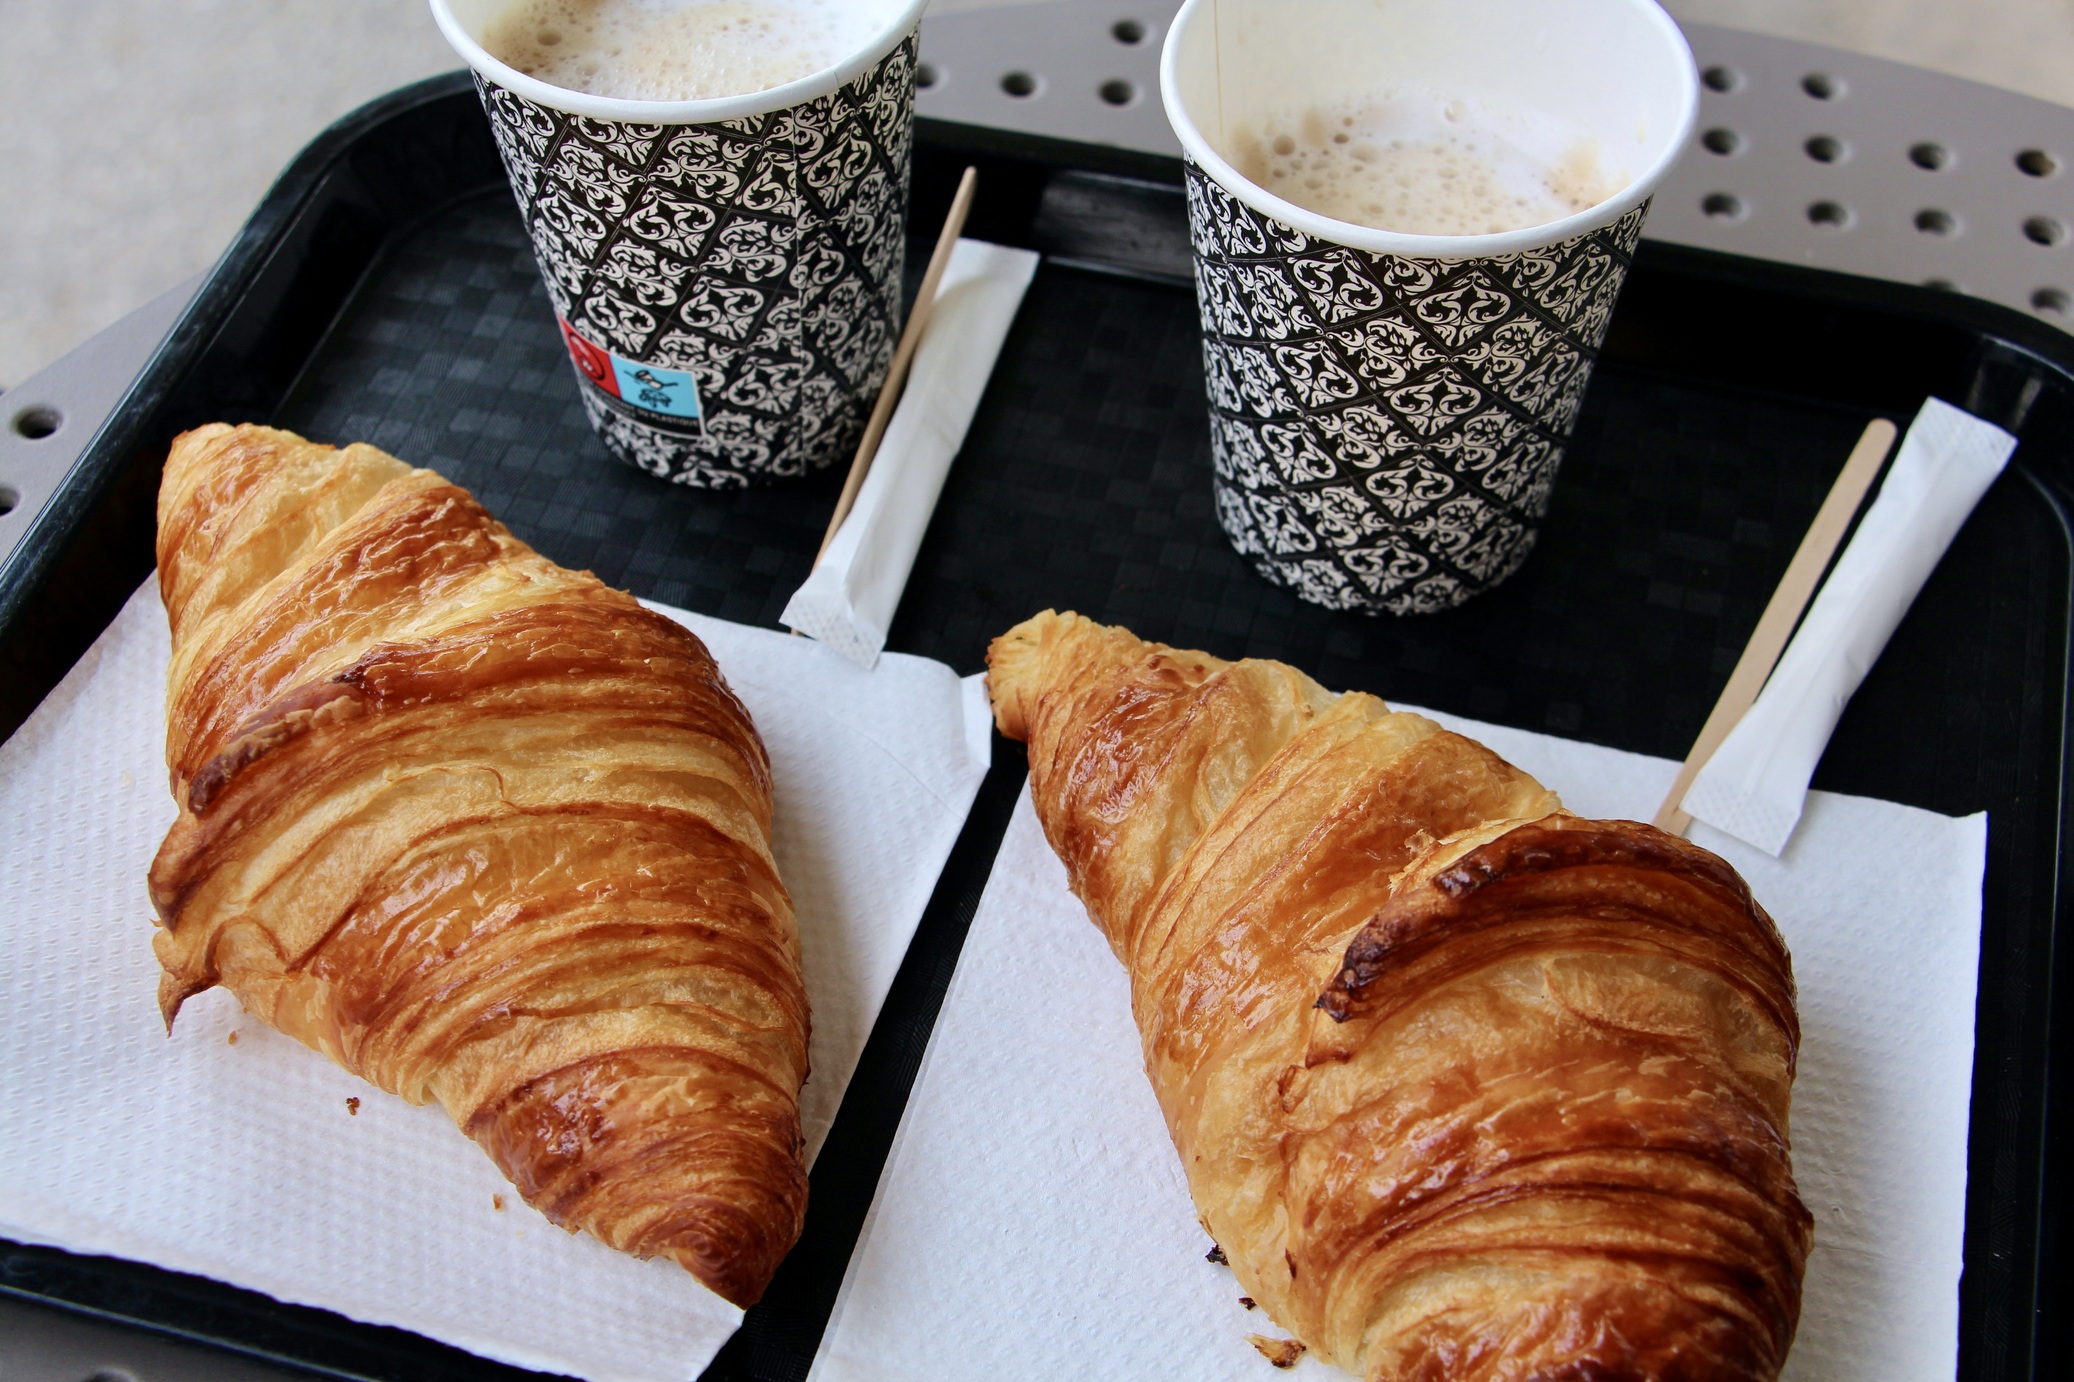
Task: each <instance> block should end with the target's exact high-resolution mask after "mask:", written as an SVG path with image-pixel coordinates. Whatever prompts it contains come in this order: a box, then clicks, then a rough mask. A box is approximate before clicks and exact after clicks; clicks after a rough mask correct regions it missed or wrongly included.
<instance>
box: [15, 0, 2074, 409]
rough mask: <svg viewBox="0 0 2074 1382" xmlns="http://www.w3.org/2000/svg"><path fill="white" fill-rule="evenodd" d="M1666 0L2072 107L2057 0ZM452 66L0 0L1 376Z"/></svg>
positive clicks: (136, 5) (76, 6)
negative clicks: (307, 154) (327, 134)
mask: <svg viewBox="0 0 2074 1382" xmlns="http://www.w3.org/2000/svg"><path fill="white" fill-rule="evenodd" d="M1016 2H1017V0H938V5H939V7H940V8H946V9H973V8H980V7H983V6H988V5H994V4H1002V3H1016ZM1669 5H1670V8H1671V10H1672V11H1673V12H1674V13H1675V14H1677V15H1678V16H1679V17H1680V18H1683V19H1693V20H1700V21H1705V22H1709V23H1716V24H1727V25H1732V26H1735V27H1739V28H1746V29H1757V30H1762V31H1765V32H1770V33H1777V34H1783V35H1787V36H1790V37H1794V38H1803V39H1808V40H1812V41H1814V42H1819V43H1828V44H1833V45H1836V46H1838V47H1842V48H1850V49H1856V50H1858V51H1861V52H1867V53H1875V54H1878V55H1880V56H1882V57H1889V58H1895V59H1899V60H1901V61H1903V62H1912V63H1917V64H1920V65H1922V66H1926V67H1934V68H1939V69H1942V70H1944V71H1948V72H1953V73H1957V74H1959V75H1962V76H1967V77H1972V78H1974V79H1976V80H1978V81H1984V82H1990V83H1994V84H1996V85H1999V86H2005V87H2011V88H2014V89H2016V90H2019V91H2024V92H2028V93H2030V94H2032V95H2035V96H2042V97H2045V98H2047V99H2049V100H2055V101H2060V102H2064V103H2067V104H2070V105H2074V0H1991V2H1990V0H1669ZM457 65H458V64H457V63H456V61H455V59H454V57H453V54H452V52H451V50H449V49H448V48H447V46H446V44H445V43H444V41H442V40H441V38H440V36H439V33H438V31H437V30H436V29H434V27H433V25H432V20H431V16H430V12H429V10H428V9H427V6H426V4H425V0H0V386H5V385H7V384H10V383H14V382H19V381H20V380H21V379H23V378H25V377H26V376H28V375H29V374H31V373H33V372H35V370H36V369H38V368H39V367H41V366H42V365H43V364H45V363H47V362H48V361H50V360H52V359H55V358H56V357H57V356H59V355H61V354H63V353H64V352H65V351H67V350H69V349H70V348H71V347H72V346H74V345H76V344H78V343H79V342H80V341H82V340H84V339H85V338H86V337H88V336H90V335H92V334H93V333H94V332H96V331H98V330H100V329H101V328H102V327H104V326H106V325H107V324H109V323H110V322H112V321H114V320H115V319H116V318H118V317H120V316H122V315H123V314H124V313H125V312H128V311H129V310H130V309H132V308H134V307H136V306H138V305H139V304H141V303H143V302H145V301H146V300H148V299H149V298H150V297H152V296H153V295H154V294H156V293H158V292H159V291H161V290H163V289H165V288H167V287H169V286H171V285H172V284H174V283H177V282H179V281H180V280H181V279H183V278H185V277H186V276H188V275H189V274H192V273H194V272H195V271H196V270H199V269H202V268H206V267H207V266H208V265H209V263H210V262H211V261H212V260H213V259H214V258H215V257H216V255H217V254H218V253H219V252H220V251H221V250H222V248H223V246H224V245H225V244H226V243H228V241H229V240H230V237H231V235H232V234H233V232H235V230H236V229H237V227H238V225H239V224H240V223H241V222H242V221H243V220H244V219H245V217H246V215H247V213H249V212H250V210H251V209H252V207H253V205H254V204H255V203H256V202H257V201H258V200H259V198H260V196H261V194H262V193H264V192H265V190H266V188H267V185H268V184H269V183H270V182H271V181H272V179H273V177H274V175H275V174H276V173H277V172H279V171H280V169H281V168H282V167H283V166H284V165H285V164H286V163H287V162H288V160H289V159H290V158H291V157H292V156H293V155H294V153H295V152H296V150H297V149H299V148H301V147H302V146H303V144H305V143H306V142H307V141H308V140H309V139H310V137H311V136H312V135H314V134H316V133H317V131H318V130H320V129H322V128H323V127H324V126H325V125H326V124H328V123H329V122H330V121H332V120H333V119H336V118H337V117H338V116H339V115H342V114H344V113H345V112H346V111H348V110H351V109H352V108H353V107H355V106H357V105H359V104H360V103H361V102H363V101H365V100H368V99H369V98H371V97H374V96H377V95H379V94H381V93H382V92H384V91H387V90H390V89H391V88H393V87H396V86H400V85H402V84H403V83H405V82H409V81H413V80H415V79H417V78H419V77H423V76H428V75H430V74H432V73H435V72H441V71H445V70H447V69H449V68H452V67H454V66H457Z"/></svg>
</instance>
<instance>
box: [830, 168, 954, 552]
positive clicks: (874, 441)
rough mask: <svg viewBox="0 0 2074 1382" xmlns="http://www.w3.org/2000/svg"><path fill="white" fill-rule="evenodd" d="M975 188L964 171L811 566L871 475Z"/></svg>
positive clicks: (848, 513)
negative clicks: (873, 462)
mask: <svg viewBox="0 0 2074 1382" xmlns="http://www.w3.org/2000/svg"><path fill="white" fill-rule="evenodd" d="M978 182H979V170H978V169H977V168H967V169H966V170H965V176H964V177H962V178H960V179H959V180H958V193H957V195H956V196H954V197H952V198H951V214H950V215H948V216H946V217H944V218H943V234H942V235H941V236H940V237H938V239H937V241H936V250H935V252H934V253H933V254H931V255H930V256H929V269H928V272H926V273H924V274H923V275H922V288H921V291H920V292H919V293H917V294H916V295H915V309H914V311H912V312H910V313H908V315H907V328H906V329H905V330H904V331H902V332H901V333H900V344H899V345H898V346H896V347H895V348H894V350H893V363H892V365H891V366H890V367H889V368H888V369H887V370H886V384H885V387H884V388H882V389H880V390H879V401H878V402H877V403H876V404H875V405H873V407H872V410H871V421H869V422H867V423H866V424H865V425H864V439H863V440H862V441H860V442H858V443H857V455H856V457H855V458H854V459H852V460H851V462H850V474H849V478H848V479H846V480H844V481H843V492H842V497H841V498H839V499H837V500H836V501H835V513H834V514H833V516H831V517H830V518H829V520H828V531H827V532H826V533H824V534H822V536H821V550H820V551H818V552H816V553H814V565H815V566H819V565H820V564H821V558H822V557H824V556H826V555H827V554H828V544H829V543H831V542H834V541H835V533H836V530H837V529H838V528H840V527H842V526H843V520H844V519H845V518H848V517H849V516H850V508H851V506H852V505H854V504H855V503H856V502H857V491H858V490H859V489H860V488H862V487H863V485H864V477H865V475H867V474H868V473H870V471H871V462H872V458H873V457H875V456H877V455H878V451H879V442H880V441H881V440H883V439H884V437H885V435H886V423H887V422H888V421H889V420H890V419H891V418H892V416H893V405H894V404H895V403H896V402H898V401H899V399H900V388H901V385H903V384H904V383H906V382H907V370H908V366H910V365H912V364H913V363H914V358H915V347H916V346H918V345H920V344H921V341H922V331H923V330H924V328H926V327H927V326H928V325H929V314H930V312H931V311H933V310H934V309H935V307H936V290H937V288H938V287H939V286H941V284H942V283H943V271H944V267H945V266H946V265H948V264H949V263H950V262H951V250H952V249H953V248H954V247H955V246H956V245H957V243H958V236H959V235H960V234H961V233H963V231H964V229H965V216H966V213H967V212H969V211H971V210H972V189H973V188H974V186H975V185H977V183H978Z"/></svg>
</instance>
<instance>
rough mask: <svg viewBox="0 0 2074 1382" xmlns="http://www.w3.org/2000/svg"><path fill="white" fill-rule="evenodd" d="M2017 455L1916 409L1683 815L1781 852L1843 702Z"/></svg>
mask: <svg viewBox="0 0 2074 1382" xmlns="http://www.w3.org/2000/svg"><path fill="white" fill-rule="evenodd" d="M2015 449H2016V438H2015V437H2012V436H2010V435H2009V433H2007V432H2005V431H2003V430H2002V429H2001V428H1999V427H1997V426H1995V425H1994V424H1993V423H1988V422H1982V421H1981V420H1980V419H1979V418H1977V417H1974V416H1973V415H1972V414H1971V413H1966V412H1962V411H1960V410H1959V409H1957V408H1954V407H1952V406H1951V404H1949V403H1945V402H1943V401H1942V400H1940V399H1935V398H1932V399H1926V400H1925V401H1924V403H1923V408H1922V411H1921V412H1919V413H1917V414H1916V420H1915V422H1914V423H1912V424H1910V426H1909V429H1908V435H1907V436H1906V437H1904V438H1902V440H1901V451H1900V453H1899V454H1898V455H1897V456H1895V458H1894V464H1893V465H1892V466H1891V467H1889V469H1888V471H1887V478H1886V480H1885V482H1884V483H1882V484H1881V486H1880V492H1879V497H1878V498H1876V499H1874V500H1873V502H1872V507H1871V508H1869V509H1867V510H1866V511H1865V517H1864V519H1863V520H1862V521H1860V523H1859V524H1858V531H1857V532H1856V533H1854V534H1852V536H1851V542H1850V545H1849V546H1848V547H1846V548H1845V549H1844V554H1843V556H1841V557H1839V558H1838V559H1837V563H1836V568H1835V570H1833V571H1831V572H1830V573H1829V579H1828V580H1827V581H1825V582H1823V584H1822V589H1821V592H1820V593H1819V594H1817V595H1816V596H1815V600H1814V603H1813V604H1812V605H1811V606H1810V607H1809V608H1808V612H1807V617H1806V618H1805V619H1804V620H1802V621H1801V625H1800V629H1799V631H1798V632H1797V633H1795V634H1794V635H1793V641H1792V642H1791V643H1789V644H1788V645H1787V646H1786V652H1785V655H1784V656H1782V657H1781V658H1780V659H1779V665H1778V666H1777V668H1775V669H1774V670H1773V672H1772V675H1771V680H1770V681H1767V682H1766V683H1765V685H1764V690H1763V691H1762V692H1760V693H1759V694H1758V697H1757V701H1756V703H1755V704H1753V705H1752V706H1751V707H1750V709H1749V711H1748V713H1746V714H1745V715H1744V716H1743V718H1742V720H1741V721H1739V722H1738V723H1737V725H1736V727H1735V728H1734V729H1733V730H1731V731H1730V732H1729V735H1728V738H1727V739H1725V740H1724V741H1722V744H1721V747H1720V748H1719V749H1717V750H1715V753H1714V756H1713V757H1712V758H1710V759H1708V760H1707V762H1706V766H1704V767H1703V768H1701V769H1700V771H1699V775H1698V776H1697V777H1695V778H1694V779H1693V783H1692V786H1691V788H1690V789H1689V790H1688V791H1687V792H1686V793H1685V800H1684V802H1683V803H1682V804H1683V806H1684V808H1685V810H1686V811H1687V812H1688V813H1689V814H1691V815H1692V816H1694V817H1696V818H1698V819H1699V820H1703V821H1705V822H1707V824H1709V825H1711V826H1714V827H1715V828H1716V829H1719V830H1725V831H1727V832H1728V833H1729V834H1731V835H1733V836H1735V837H1736V838H1737V839H1739V840H1744V841H1747V842H1748V843H1750V844H1753V845H1755V846H1757V847H1758V848H1759V849H1761V850H1763V851H1765V852H1766V853H1767V854H1771V855H1778V854H1780V853H1781V852H1783V851H1784V850H1785V848H1786V842H1787V841H1788V840H1789V839H1791V838H1792V837H1793V827H1794V826H1795V825H1796V824H1797V823H1798V822H1799V820H1800V813H1801V807H1802V804H1803V803H1804V802H1805V801H1806V800H1807V794H1808V782H1809V780H1810V779H1812V778H1813V777H1814V775H1815V764H1816V763H1817V762H1819V761H1820V760H1821V757H1822V750H1823V749H1824V748H1826V747H1828V745H1829V736H1830V735H1831V734H1832V733H1834V732H1835V730H1836V722H1837V721H1838V720H1839V719H1841V718H1842V716H1843V713H1844V706H1845V705H1847V704H1848V703H1849V702H1850V699H1851V696H1852V695H1853V693H1855V692H1856V691H1857V690H1858V686H1859V683H1861V682H1863V681H1864V680H1865V674H1866V673H1867V672H1869V671H1871V670H1872V664H1873V663H1874V662H1876V661H1878V660H1879V655H1880V651H1881V650H1882V649H1883V648H1885V647H1886V646H1887V639H1888V638H1890V637H1892V636H1893V633H1894V630H1895V628H1896V627H1897V626H1898V625H1899V624H1900V623H1901V619H1902V616H1903V615H1905V614H1907V613H1908V607H1909V606H1910V605H1912V604H1914V603H1915V598H1916V595H1917V593H1918V592H1919V591H1921V590H1922V588H1923V582H1925V581H1927V580H1928V579H1930V573H1931V571H1933V570H1934V569H1935V568H1936V566H1937V563H1938V560H1939V559H1940V558H1942V557H1943V556H1944V552H1945V549H1946V548H1947V547H1950V546H1951V544H1952V539H1953V538H1954V537H1956V536H1957V535H1958V532H1959V528H1960V526H1961V525H1963V524H1964V523H1965V522H1966V516H1967V515H1968V514H1970V513H1972V512H1973V506H1974V505H1975V504H1977V503H1979V502H1980V497H1981V496H1982V495H1983V494H1985V493H1987V489H1988V486H1989V485H1991V484H1993V483H1994V481H1995V477H1996V476H1998V475H2000V474H2001V473H2002V468H2003V466H2004V465H2006V464H2007V463H2008V461H2009V453H2010V452H2011V451H2013V450H2015Z"/></svg>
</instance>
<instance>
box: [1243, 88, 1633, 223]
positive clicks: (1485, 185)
mask: <svg viewBox="0 0 2074 1382" xmlns="http://www.w3.org/2000/svg"><path fill="white" fill-rule="evenodd" d="M1226 143H1227V146H1228V147H1229V148H1230V150H1231V155H1232V166H1233V167H1234V168H1236V169H1237V170H1238V172H1239V174H1240V175H1241V176H1242V177H1244V178H1246V179H1247V180H1248V181H1250V182H1252V183H1254V184H1255V185H1257V186H1259V187H1261V188H1264V189H1265V190H1267V191H1269V192H1271V193H1273V194H1274V195H1276V196H1278V197H1280V198H1282V199H1283V200H1284V201H1287V202H1290V203H1293V204H1294V205H1296V206H1300V207H1303V208H1304V209H1305V210H1307V211H1314V212H1316V213H1317V214H1318V215H1320V216H1326V217H1329V218H1331V219H1332V220H1335V221H1347V222H1350V223H1352V224H1354V225H1362V226H1372V227H1373V228H1375V229H1377V230H1391V231H1396V232H1398V233H1400V234H1405V235H1493V234H1497V233H1499V232H1501V231H1507V230H1524V229H1526V228H1527V227H1529V226H1538V225H1546V224H1547V223H1548V222H1550V221H1559V220H1561V219H1563V218H1564V217H1565V216H1574V215H1576V214H1577V213H1578V212H1580V211H1586V210H1589V209H1590V208H1592V207H1594V206H1597V205H1598V204H1599V203H1600V202H1602V201H1605V200H1606V199H1607V198H1608V197H1611V196H1613V195H1614V194H1615V193H1617V192H1619V191H1620V190H1621V189H1622V188H1623V187H1625V186H1626V185H1627V184H1628V181H1629V177H1628V173H1627V170H1625V169H1614V168H1609V167H1608V166H1607V159H1606V157H1605V155H1604V153H1603V150H1602V149H1601V146H1600V144H1599V141H1598V140H1596V139H1594V138H1593V137H1591V136H1590V135H1587V134H1584V133H1582V132H1580V131H1577V130H1574V129H1571V128H1569V127H1567V126H1565V125H1564V124H1563V123H1562V122H1560V121H1558V120H1555V119H1554V118H1552V117H1550V116H1547V115H1545V114H1542V113H1541V112H1539V111H1535V110H1532V109H1529V108H1528V107H1525V106H1521V105H1517V104H1514V103H1507V102H1504V101H1500V100H1496V99H1491V98H1476V97H1468V96H1462V95H1451V94H1449V93H1447V92H1445V91H1438V90H1433V89H1430V88H1422V87H1409V88H1404V87H1400V88H1386V89H1383V90H1379V91H1376V92H1373V93H1370V94H1367V95H1364V96H1359V97H1356V98H1354V99H1351V100H1341V101H1337V102H1331V103H1322V102H1321V103H1310V104H1305V105H1302V106H1295V105H1292V106H1285V107H1282V108H1280V109H1275V110H1270V111H1267V112H1265V113H1263V114H1262V115H1260V116H1259V117H1257V118H1255V119H1252V120H1248V121H1244V122H1242V123H1240V124H1238V125H1236V126H1234V127H1233V128H1232V129H1231V130H1230V131H1228V133H1227V136H1226Z"/></svg>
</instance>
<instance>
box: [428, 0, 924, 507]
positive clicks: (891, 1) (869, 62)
mask: <svg viewBox="0 0 2074 1382" xmlns="http://www.w3.org/2000/svg"><path fill="white" fill-rule="evenodd" d="M926 2H927V0H431V4H432V11H433V15H434V17H435V18H436V19H437V20H438V22H439V25H440V29H441V31H442V32H443V33H445V35H446V36H447V38H448V40H449V41H450V42H452V43H453V45H454V46H455V47H456V48H457V49H458V50H459V51H460V52H461V53H462V55H463V56H464V57H466V58H467V59H468V63H469V65H470V66H471V67H473V68H474V69H475V73H476V82H477V86H478V87H479V89H480V90H481V92H482V97H483V106H484V108H485V110H486V111H487V112H488V114H489V118H490V132H491V135H492V136H493V137H494V138H495V140H496V143H497V151H498V153H499V154H500V155H501V156H502V158H503V161H504V166H505V170H506V172H507V173H508V174H509V175H510V179H511V185H512V190H513V193H514V194H515V196H516V197H517V200H518V206H519V211H520V214H521V215H522V216H523V218H524V221H525V227H526V233H527V235H528V236H529V237H530V238H531V240H532V242H533V249H534V253H535V254H536V256H537V257H538V259H539V261H540V269H541V277H542V278H543V280H544V281H545V285H546V289H547V297H548V301H549V303H550V304H551V305H552V307H553V310H554V315H555V317H556V318H557V322H556V325H557V327H558V328H559V331H560V334H561V337H562V340H563V343H564V344H565V346H566V347H567V349H568V352H569V359H570V363H571V364H572V365H573V367H574V369H575V374H576V379H577V392H578V396H579V397H580V398H581V400H582V403H583V407H584V411H585V413H586V414H587V415H588V416H589V418H590V422H591V426H592V427H593V428H594V429H595V430H596V432H597V434H598V436H599V439H600V440H601V441H602V442H603V443H604V446H605V449H606V451H607V452H609V453H610V454H611V455H613V456H614V457H616V458H617V459H619V460H621V461H624V462H626V463H627V464H629V465H633V466H636V467H638V468H640V469H642V470H645V471H647V472H648V473H650V474H652V475H654V476H656V477H658V478H660V479H664V480H668V481H670V482H671V483H673V484H680V485H691V486H697V487H702V488H714V489H721V488H735V487H737V486H741V485H747V484H758V483H763V482H765V481H769V480H775V479H781V478H784V477H789V476H797V475H804V474H806V473H807V472H808V471H810V470H813V469H815V468H817V467H820V466H825V465H828V464H830V463H832V462H834V461H837V460H840V459H843V458H846V457H848V456H849V455H850V453H851V452H852V450H854V449H855V447H856V445H857V439H858V437H859V435H860V434H861V433H862V432H863V430H864V424H865V419H866V416H867V415H868V414H869V412H870V409H871V404H872V400H873V399H874V398H875V397H876V396H877V394H878V391H879V386H880V385H881V383H883V381H884V379H885V375H886V369H887V365H888V362H889V361H890V360H891V358H892V354H893V347H894V342H895V340H896V338H897V337H898V336H899V332H900V316H901V311H900V308H901V298H900V285H901V266H902V262H903V259H904V250H905V243H906V242H905V228H906V214H907V196H908V179H909V167H910V162H911V149H912V142H913V123H914V84H915V46H916V39H917V34H916V30H917V28H918V26H919V24H920V21H921V15H922V10H923V8H924V7H925V5H926ZM615 49H616V50H617V51H616V52H615V51H614V50H615ZM528 68H531V69H532V70H527V69H528ZM712 93H718V94H712Z"/></svg>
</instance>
